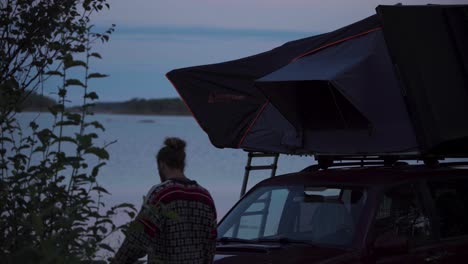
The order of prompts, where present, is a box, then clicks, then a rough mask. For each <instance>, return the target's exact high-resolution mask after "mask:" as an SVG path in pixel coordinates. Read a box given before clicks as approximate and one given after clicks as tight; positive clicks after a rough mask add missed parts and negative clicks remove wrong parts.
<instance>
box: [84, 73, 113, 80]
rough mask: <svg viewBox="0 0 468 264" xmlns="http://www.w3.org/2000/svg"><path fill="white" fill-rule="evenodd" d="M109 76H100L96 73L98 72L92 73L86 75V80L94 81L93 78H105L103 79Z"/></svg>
mask: <svg viewBox="0 0 468 264" xmlns="http://www.w3.org/2000/svg"><path fill="white" fill-rule="evenodd" d="M108 76H109V75H107V74H101V73H98V72H94V73H90V74H89V75H88V79H95V78H105V77H108Z"/></svg>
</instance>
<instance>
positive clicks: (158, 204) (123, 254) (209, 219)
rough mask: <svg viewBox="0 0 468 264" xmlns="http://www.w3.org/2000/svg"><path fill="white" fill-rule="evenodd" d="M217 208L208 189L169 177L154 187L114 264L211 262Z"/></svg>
mask: <svg viewBox="0 0 468 264" xmlns="http://www.w3.org/2000/svg"><path fill="white" fill-rule="evenodd" d="M216 227H217V224H216V209H215V205H214V202H213V199H212V198H211V195H210V194H209V192H208V191H207V190H205V189H204V188H203V187H201V186H200V185H198V184H197V182H195V181H191V180H167V181H165V182H163V183H162V184H160V185H156V186H154V187H153V188H151V190H150V192H149V193H148V195H147V197H146V198H145V202H144V205H143V208H142V209H141V211H140V213H139V215H138V216H137V218H136V221H134V222H133V223H132V224H131V225H130V227H129V229H128V231H127V234H126V238H125V241H124V242H123V244H122V246H121V247H120V249H119V251H118V252H117V254H116V256H115V258H114V259H113V261H112V263H134V262H135V261H137V260H138V259H139V258H141V257H144V256H145V255H146V254H147V255H148V263H149V264H156V263H157V264H179V263H180V264H185V263H194V264H195V263H196V264H198V263H200V264H205V263H212V261H213V257H214V253H215V246H216Z"/></svg>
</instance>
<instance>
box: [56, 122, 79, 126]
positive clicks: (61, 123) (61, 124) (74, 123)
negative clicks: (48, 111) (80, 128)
mask: <svg viewBox="0 0 468 264" xmlns="http://www.w3.org/2000/svg"><path fill="white" fill-rule="evenodd" d="M79 124H80V123H77V122H75V121H59V122H57V126H58V127H61V126H77V125H79Z"/></svg>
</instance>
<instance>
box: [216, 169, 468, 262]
mask: <svg viewBox="0 0 468 264" xmlns="http://www.w3.org/2000/svg"><path fill="white" fill-rule="evenodd" d="M467 261H468V169H463V168H462V167H458V168H456V167H454V166H449V165H440V166H438V167H437V168H434V167H428V166H425V165H400V166H392V167H385V166H374V167H361V168H339V169H328V170H319V171H310V172H306V171H305V172H299V173H292V174H287V175H283V176H277V177H273V178H270V179H267V180H265V181H263V182H260V183H259V184H257V185H256V186H255V187H253V188H252V189H251V190H250V191H249V192H248V193H247V194H246V195H244V196H243V198H242V199H241V200H240V201H239V202H238V203H237V204H236V205H235V206H234V207H233V208H232V209H231V210H230V212H229V213H228V214H227V215H226V216H225V217H224V218H223V219H222V221H221V222H220V224H219V227H218V245H217V255H216V257H215V261H214V263H216V264H230V263H236V264H237V263H242V264H245V263H413V264H416V263H466V262H467Z"/></svg>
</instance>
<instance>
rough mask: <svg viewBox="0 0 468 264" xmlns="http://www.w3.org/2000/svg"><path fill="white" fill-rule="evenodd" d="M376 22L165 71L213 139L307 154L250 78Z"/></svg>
mask: <svg viewBox="0 0 468 264" xmlns="http://www.w3.org/2000/svg"><path fill="white" fill-rule="evenodd" d="M379 27H380V22H379V19H378V17H377V16H376V15H374V16H371V17H368V18H366V19H364V20H362V21H359V22H357V23H355V24H352V25H349V26H347V27H344V28H341V29H338V30H336V31H333V32H330V33H326V34H322V35H318V36H313V37H309V38H305V39H300V40H295V41H291V42H288V43H286V44H284V45H282V46H280V47H278V48H275V49H273V50H271V51H267V52H264V53H260V54H257V55H254V56H250V57H247V58H243V59H239V60H234V61H228V62H223V63H218V64H211V65H203V66H196V67H189V68H183V69H177V70H173V71H171V72H169V73H167V78H168V79H169V80H170V81H171V82H172V84H173V85H174V87H175V88H176V90H177V91H178V93H179V95H180V96H181V98H182V99H183V100H184V102H185V103H186V105H187V107H188V108H189V109H190V111H191V112H192V114H193V116H194V117H195V119H196V120H197V121H198V123H199V125H200V126H201V127H202V129H203V130H204V131H205V132H206V133H207V134H208V136H209V138H210V140H211V142H212V144H213V145H214V146H216V147H219V148H225V147H227V148H243V149H249V150H263V151H274V152H280V153H311V150H308V149H305V148H303V138H302V136H301V132H300V131H296V129H295V128H294V126H292V124H291V123H290V122H289V121H288V120H287V119H286V118H285V117H284V116H283V115H282V114H281V113H280V112H279V111H278V109H276V107H274V106H273V105H272V104H271V103H269V101H268V100H267V98H266V97H265V96H264V95H263V94H262V92H261V91H260V90H259V89H257V88H256V87H255V81H256V80H257V79H259V78H261V77H263V76H265V75H267V74H269V73H271V72H273V71H275V70H277V69H279V68H281V67H284V66H285V65H288V64H289V63H291V62H293V61H295V60H297V59H298V58H300V57H303V56H306V55H307V54H308V53H310V52H313V51H314V50H316V49H319V48H321V47H326V46H330V45H331V46H332V45H334V43H339V42H342V41H344V40H346V39H349V38H353V37H356V36H359V35H361V34H362V33H364V32H367V31H369V30H373V29H376V28H379Z"/></svg>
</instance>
